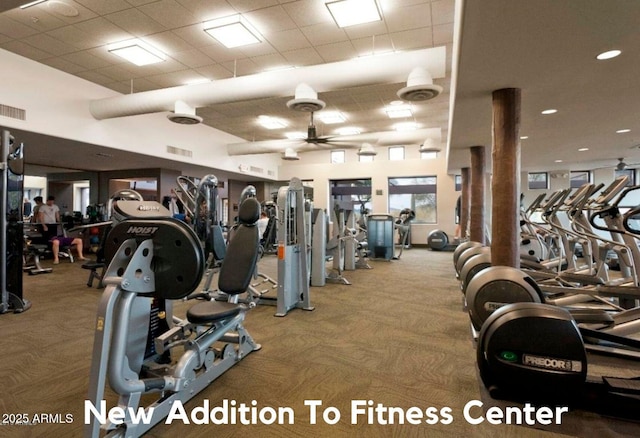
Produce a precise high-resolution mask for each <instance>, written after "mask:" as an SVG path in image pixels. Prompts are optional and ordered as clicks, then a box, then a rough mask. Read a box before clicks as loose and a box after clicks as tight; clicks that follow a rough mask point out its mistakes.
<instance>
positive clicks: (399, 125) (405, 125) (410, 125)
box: [393, 122, 418, 131]
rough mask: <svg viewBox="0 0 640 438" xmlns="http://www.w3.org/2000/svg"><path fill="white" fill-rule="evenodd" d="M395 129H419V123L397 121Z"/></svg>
mask: <svg viewBox="0 0 640 438" xmlns="http://www.w3.org/2000/svg"><path fill="white" fill-rule="evenodd" d="M393 129H395V130H396V131H414V130H416V129H418V124H417V123H416V122H402V123H396V124H395V125H393Z"/></svg>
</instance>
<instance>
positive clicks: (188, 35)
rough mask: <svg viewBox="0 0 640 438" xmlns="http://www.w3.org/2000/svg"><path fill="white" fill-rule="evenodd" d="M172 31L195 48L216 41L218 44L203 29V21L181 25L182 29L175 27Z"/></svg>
mask: <svg viewBox="0 0 640 438" xmlns="http://www.w3.org/2000/svg"><path fill="white" fill-rule="evenodd" d="M172 32H173V33H175V34H176V35H177V36H179V37H180V38H182V39H183V40H185V41H186V42H187V43H188V44H190V45H191V46H192V47H195V48H200V47H203V46H209V45H211V44H214V43H215V44H217V42H216V41H215V40H214V39H213V38H211V37H210V36H209V34H208V33H206V32H205V31H204V30H203V29H202V24H201V23H198V24H194V25H191V26H185V27H181V28H180V29H173V31H172ZM220 47H222V46H220Z"/></svg>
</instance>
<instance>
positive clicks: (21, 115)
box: [0, 104, 27, 120]
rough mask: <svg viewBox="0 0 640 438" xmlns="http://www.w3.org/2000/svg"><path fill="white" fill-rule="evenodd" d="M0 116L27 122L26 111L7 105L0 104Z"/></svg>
mask: <svg viewBox="0 0 640 438" xmlns="http://www.w3.org/2000/svg"><path fill="white" fill-rule="evenodd" d="M0 116H3V117H11V118H12V119H18V120H27V111H26V110H23V109H21V108H16V107H13V106H9V105H2V104H0Z"/></svg>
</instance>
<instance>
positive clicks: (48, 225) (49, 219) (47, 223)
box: [38, 196, 60, 242]
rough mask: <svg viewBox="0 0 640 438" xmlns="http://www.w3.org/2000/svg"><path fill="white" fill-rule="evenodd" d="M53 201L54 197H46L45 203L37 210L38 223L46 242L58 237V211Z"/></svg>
mask: <svg viewBox="0 0 640 438" xmlns="http://www.w3.org/2000/svg"><path fill="white" fill-rule="evenodd" d="M55 200H56V198H55V197H54V196H48V197H47V203H46V204H43V205H41V206H40V208H38V223H40V224H42V234H43V237H44V238H45V239H46V241H47V242H48V241H49V240H51V238H52V237H55V236H57V235H58V224H59V223H60V209H59V208H58V206H57V205H56V204H55Z"/></svg>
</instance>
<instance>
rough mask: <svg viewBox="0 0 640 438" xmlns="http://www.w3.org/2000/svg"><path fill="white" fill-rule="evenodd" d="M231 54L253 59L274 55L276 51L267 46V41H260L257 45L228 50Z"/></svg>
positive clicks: (269, 45)
mask: <svg viewBox="0 0 640 438" xmlns="http://www.w3.org/2000/svg"><path fill="white" fill-rule="evenodd" d="M229 51H231V52H235V53H236V54H237V55H238V57H243V58H244V57H247V58H249V57H253V56H264V55H269V54H272V53H276V52H277V50H276V49H275V48H274V47H273V46H272V45H271V44H269V43H268V42H267V41H262V42H259V43H257V44H250V45H248V46H243V47H237V48H235V49H229Z"/></svg>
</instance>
